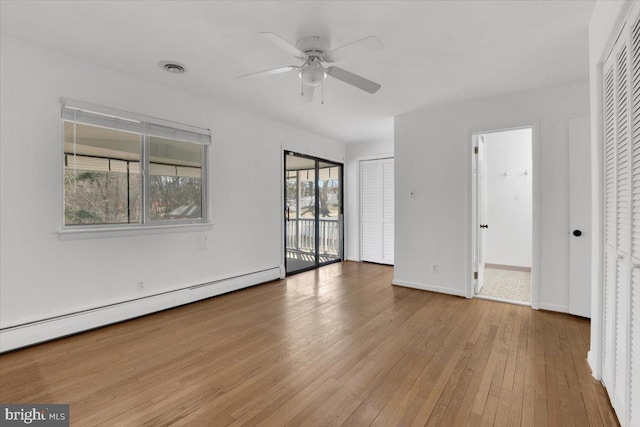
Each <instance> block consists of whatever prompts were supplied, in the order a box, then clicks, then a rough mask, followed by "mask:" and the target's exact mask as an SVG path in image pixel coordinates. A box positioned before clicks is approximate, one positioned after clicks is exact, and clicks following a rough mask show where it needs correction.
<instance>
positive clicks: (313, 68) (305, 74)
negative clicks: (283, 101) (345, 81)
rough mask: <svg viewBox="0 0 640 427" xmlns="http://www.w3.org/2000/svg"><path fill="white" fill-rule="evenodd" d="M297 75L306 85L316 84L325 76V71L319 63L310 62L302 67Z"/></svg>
mask: <svg viewBox="0 0 640 427" xmlns="http://www.w3.org/2000/svg"><path fill="white" fill-rule="evenodd" d="M298 76H299V77H300V78H301V79H302V81H303V82H304V84H306V85H307V86H318V85H319V84H320V83H322V81H323V80H324V79H325V78H326V77H327V73H326V71H325V70H324V69H323V68H322V67H321V66H320V64H318V63H312V64H309V66H307V67H303V68H302V69H301V70H300V73H299V74H298Z"/></svg>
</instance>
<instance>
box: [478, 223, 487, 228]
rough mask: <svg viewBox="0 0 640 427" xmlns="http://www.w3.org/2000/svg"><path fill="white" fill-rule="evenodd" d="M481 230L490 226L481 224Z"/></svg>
mask: <svg viewBox="0 0 640 427" xmlns="http://www.w3.org/2000/svg"><path fill="white" fill-rule="evenodd" d="M480 228H489V224H480Z"/></svg>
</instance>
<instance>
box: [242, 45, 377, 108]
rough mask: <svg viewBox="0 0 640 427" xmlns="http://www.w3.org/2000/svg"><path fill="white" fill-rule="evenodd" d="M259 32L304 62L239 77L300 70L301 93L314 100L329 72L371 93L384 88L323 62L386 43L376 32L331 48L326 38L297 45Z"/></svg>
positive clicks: (371, 49)
mask: <svg viewBox="0 0 640 427" xmlns="http://www.w3.org/2000/svg"><path fill="white" fill-rule="evenodd" d="M259 34H260V35H261V36H263V37H264V38H266V39H267V40H269V41H270V42H271V43H273V44H274V45H276V46H277V47H279V48H281V49H283V50H284V51H286V52H288V53H290V54H292V55H293V56H295V57H296V58H298V59H299V60H300V61H303V63H302V64H301V65H289V66H286V67H279V68H273V69H270V70H265V71H259V72H257V73H251V74H245V75H242V76H238V78H243V77H264V76H270V75H273V74H280V73H286V72H288V71H297V72H298V77H299V78H300V79H301V81H302V83H301V87H302V91H301V93H300V95H301V96H302V98H301V99H302V101H304V102H311V101H312V100H313V92H314V89H315V87H316V86H318V85H319V84H321V83H322V82H324V79H326V78H327V76H331V77H333V78H335V79H338V80H340V81H343V82H345V83H347V84H350V85H352V86H355V87H357V88H358V89H362V90H364V91H365V92H369V93H376V92H377V91H378V89H380V88H381V86H380V85H379V84H378V83H376V82H373V81H371V80H368V79H365V78H364V77H362V76H359V75H357V74H354V73H351V72H349V71H347V70H343V69H342V68H339V67H335V66H329V67H325V66H324V65H323V63H332V62H338V61H342V60H343V59H346V58H348V57H352V56H355V55H358V54H362V53H366V52H373V51H376V50H380V49H382V48H383V47H384V45H383V44H382V42H381V41H380V40H379V39H378V38H377V37H375V36H369V37H365V38H364V39H361V40H358V41H355V42H352V43H349V44H346V45H344V46H340V47H338V48H335V49H331V44H330V43H329V42H328V41H327V40H325V39H322V38H320V37H317V36H310V37H305V38H303V39H300V40H298V42H297V43H296V45H295V46H294V45H293V44H291V43H289V42H288V41H286V40H285V39H283V38H282V37H280V36H278V35H277V34H274V33H259Z"/></svg>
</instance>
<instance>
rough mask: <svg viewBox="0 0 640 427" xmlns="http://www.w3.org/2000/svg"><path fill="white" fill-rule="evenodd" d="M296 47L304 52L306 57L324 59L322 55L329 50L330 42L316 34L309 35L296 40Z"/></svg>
mask: <svg viewBox="0 0 640 427" xmlns="http://www.w3.org/2000/svg"><path fill="white" fill-rule="evenodd" d="M296 47H297V48H298V49H300V50H301V51H302V52H304V53H305V54H306V55H307V57H308V58H320V60H324V59H325V58H324V55H325V53H326V52H328V51H329V48H330V47H331V44H330V43H329V42H328V41H327V40H324V39H321V38H320V37H318V36H310V37H305V38H302V39H300V40H298V42H297V43H296Z"/></svg>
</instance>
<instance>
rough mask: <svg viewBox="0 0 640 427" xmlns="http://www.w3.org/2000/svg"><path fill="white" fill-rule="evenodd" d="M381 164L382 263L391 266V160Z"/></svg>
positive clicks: (392, 204)
mask: <svg viewBox="0 0 640 427" xmlns="http://www.w3.org/2000/svg"><path fill="white" fill-rule="evenodd" d="M381 163H382V185H381V187H382V262H383V263H384V264H393V254H394V249H393V245H394V229H393V227H394V212H393V210H394V201H393V186H394V178H393V173H394V172H393V159H385V160H382V161H381Z"/></svg>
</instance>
